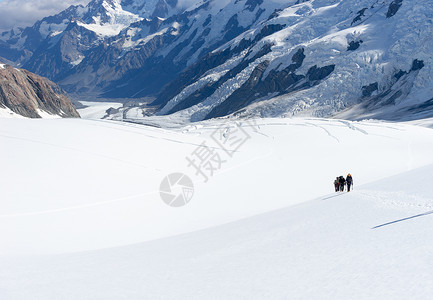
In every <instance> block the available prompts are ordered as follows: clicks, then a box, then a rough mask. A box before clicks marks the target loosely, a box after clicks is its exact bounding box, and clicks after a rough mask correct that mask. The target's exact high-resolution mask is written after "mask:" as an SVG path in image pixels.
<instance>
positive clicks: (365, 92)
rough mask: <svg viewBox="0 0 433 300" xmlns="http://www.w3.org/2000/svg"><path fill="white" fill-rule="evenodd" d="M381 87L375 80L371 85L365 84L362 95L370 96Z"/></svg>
mask: <svg viewBox="0 0 433 300" xmlns="http://www.w3.org/2000/svg"><path fill="white" fill-rule="evenodd" d="M378 89H379V84H378V83H377V82H374V83H372V84H369V85H365V86H363V87H362V96H363V97H370V96H371V94H373V92H375V91H377V90H378Z"/></svg>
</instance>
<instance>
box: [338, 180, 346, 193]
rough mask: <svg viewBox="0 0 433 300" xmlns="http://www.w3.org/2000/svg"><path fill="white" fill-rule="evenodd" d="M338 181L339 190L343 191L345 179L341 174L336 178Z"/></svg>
mask: <svg viewBox="0 0 433 300" xmlns="http://www.w3.org/2000/svg"><path fill="white" fill-rule="evenodd" d="M338 183H339V185H340V192H344V185H345V184H346V179H344V177H343V176H340V178H339V179H338Z"/></svg>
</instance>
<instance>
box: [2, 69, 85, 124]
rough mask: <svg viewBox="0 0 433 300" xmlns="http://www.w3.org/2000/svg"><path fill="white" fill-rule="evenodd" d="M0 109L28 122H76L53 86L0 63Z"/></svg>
mask: <svg viewBox="0 0 433 300" xmlns="http://www.w3.org/2000/svg"><path fill="white" fill-rule="evenodd" d="M0 109H9V110H11V111H12V112H14V113H16V114H19V115H21V116H24V117H28V118H43V117H56V116H59V117H63V118H68V117H69V118H79V117H80V115H79V114H78V112H77V111H76V110H75V108H74V106H73V105H72V103H71V101H70V100H69V99H68V97H67V96H66V95H65V93H64V91H63V90H62V89H61V88H60V87H59V86H58V85H57V84H55V83H53V82H51V81H49V80H48V79H46V78H43V77H40V76H38V75H35V74H33V73H31V72H29V71H26V70H22V69H16V68H13V67H11V66H8V65H5V64H2V63H0Z"/></svg>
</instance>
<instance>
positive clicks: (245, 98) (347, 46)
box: [0, 0, 433, 121]
mask: <svg viewBox="0 0 433 300" xmlns="http://www.w3.org/2000/svg"><path fill="white" fill-rule="evenodd" d="M188 2H189V3H190V5H188V6H181V5H180V3H179V2H178V1H176V0H171V1H169V0H153V1H147V2H145V4H143V3H142V2H140V1H136V0H93V1H91V2H90V3H89V4H88V5H87V6H86V7H82V6H73V7H70V8H69V9H67V10H65V11H64V12H62V13H60V14H58V15H56V16H53V17H49V18H45V19H43V20H42V21H39V22H37V23H36V24H35V25H34V26H33V27H31V28H26V29H24V30H23V31H19V30H18V31H17V32H13V31H11V32H7V33H3V34H2V37H1V38H0V56H2V57H5V58H7V59H9V60H12V61H14V62H15V63H19V64H21V65H22V66H23V67H24V68H26V69H29V70H30V71H33V72H36V73H37V74H41V75H43V76H47V77H48V78H50V79H52V80H54V81H55V82H58V83H59V84H60V85H61V86H62V87H63V88H65V89H66V90H67V91H69V92H74V93H78V94H80V93H82V94H84V93H86V94H87V93H92V94H94V93H96V94H99V95H100V96H102V97H108V98H142V97H155V98H156V100H155V101H154V102H153V104H154V105H155V106H157V107H158V108H159V111H158V114H160V115H165V114H175V116H180V117H181V118H182V119H184V120H192V121H198V120H203V119H209V118H214V117H221V116H226V115H230V114H235V115H237V116H247V117H248V116H262V117H266V116H272V117H274V116H291V115H296V114H304V115H315V116H331V115H334V114H337V113H339V112H341V111H343V110H346V109H348V108H352V107H354V108H356V109H354V110H351V111H350V112H345V113H346V114H345V115H346V116H347V117H348V118H358V117H361V116H362V117H369V116H371V117H380V118H387V119H399V118H402V117H403V116H407V115H408V114H409V115H411V114H412V113H413V112H414V111H420V110H422V112H423V113H424V115H425V112H427V113H426V114H427V116H428V115H432V116H433V105H430V104H428V103H430V102H429V101H430V100H431V99H432V98H433V83H432V82H433V80H432V74H433V69H432V63H433V59H432V58H431V55H430V53H431V49H433V37H432V35H431V34H430V33H431V16H432V15H433V6H432V5H431V3H430V2H431V1H430V0H413V1H409V0H345V1H339V0H310V1H301V0H286V1H283V0H268V1H263V0H224V1H220V0H202V1H199V0H197V1H188ZM425 103H427V104H425ZM125 109H130V108H125ZM136 109H137V110H141V111H143V112H144V113H143V115H145V114H146V113H145V111H146V108H145V107H143V108H142V107H137V108H136ZM119 115H124V112H123V111H121V112H120V113H119ZM417 116H420V114H418V115H417ZM113 117H115V116H113Z"/></svg>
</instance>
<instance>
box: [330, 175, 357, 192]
mask: <svg viewBox="0 0 433 300" xmlns="http://www.w3.org/2000/svg"><path fill="white" fill-rule="evenodd" d="M345 186H347V191H348V192H350V188H351V187H353V179H352V175H350V173H349V174H347V176H346V178H344V176H340V177H337V178H335V180H334V187H335V191H336V192H344V187H345Z"/></svg>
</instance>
